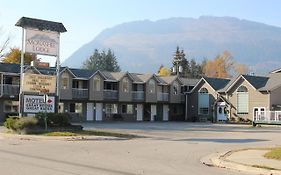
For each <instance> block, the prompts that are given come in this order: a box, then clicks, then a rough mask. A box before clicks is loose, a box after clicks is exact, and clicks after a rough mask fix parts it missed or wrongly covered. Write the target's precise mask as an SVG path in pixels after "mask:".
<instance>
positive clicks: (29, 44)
mask: <svg viewBox="0 0 281 175" xmlns="http://www.w3.org/2000/svg"><path fill="white" fill-rule="evenodd" d="M58 49H59V33H57V32H50V31H40V30H32V29H26V36H25V52H29V53H35V54H41V55H50V56H57V55H58Z"/></svg>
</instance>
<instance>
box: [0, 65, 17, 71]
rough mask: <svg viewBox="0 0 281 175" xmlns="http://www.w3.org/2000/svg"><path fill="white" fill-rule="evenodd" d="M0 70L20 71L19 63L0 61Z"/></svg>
mask: <svg viewBox="0 0 281 175" xmlns="http://www.w3.org/2000/svg"><path fill="white" fill-rule="evenodd" d="M0 72H7V73H20V64H9V63H1V64H0Z"/></svg>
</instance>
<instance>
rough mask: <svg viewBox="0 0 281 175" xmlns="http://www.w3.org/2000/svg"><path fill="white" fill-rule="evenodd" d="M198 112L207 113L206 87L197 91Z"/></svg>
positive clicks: (207, 97)
mask: <svg viewBox="0 0 281 175" xmlns="http://www.w3.org/2000/svg"><path fill="white" fill-rule="evenodd" d="M198 113H199V114H201V115H208V114H209V92H208V90H207V89H206V88H201V89H200V90H199V93H198Z"/></svg>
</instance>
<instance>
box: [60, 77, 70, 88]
mask: <svg viewBox="0 0 281 175" xmlns="http://www.w3.org/2000/svg"><path fill="white" fill-rule="evenodd" d="M68 88H69V76H68V75H67V74H65V73H64V74H62V76H61V89H68Z"/></svg>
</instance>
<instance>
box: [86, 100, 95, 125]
mask: <svg viewBox="0 0 281 175" xmlns="http://www.w3.org/2000/svg"><path fill="white" fill-rule="evenodd" d="M93 120H94V104H93V103H87V121H93Z"/></svg>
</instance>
